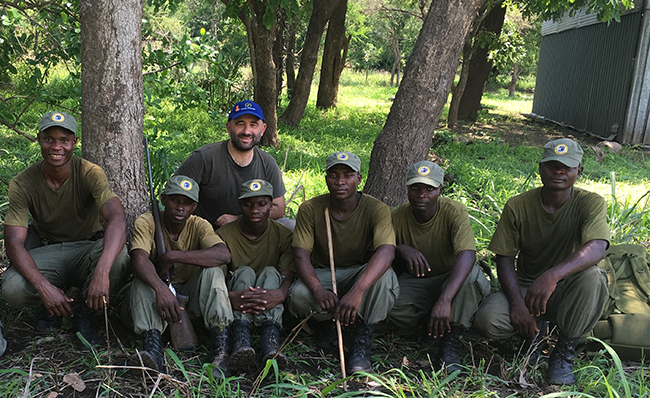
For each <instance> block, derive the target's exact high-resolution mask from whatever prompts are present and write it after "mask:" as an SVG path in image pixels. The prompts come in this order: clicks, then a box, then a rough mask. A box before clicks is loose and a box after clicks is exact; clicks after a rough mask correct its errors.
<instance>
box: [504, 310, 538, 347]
mask: <svg viewBox="0 0 650 398" xmlns="http://www.w3.org/2000/svg"><path fill="white" fill-rule="evenodd" d="M510 322H511V323H512V326H514V327H515V329H517V331H518V332H519V333H520V334H522V335H523V336H526V337H527V338H529V339H530V340H531V341H532V340H534V339H535V335H537V333H539V329H537V323H536V322H535V318H534V317H533V316H532V315H530V313H529V312H528V308H527V307H526V306H525V305H521V304H520V305H512V304H511V305H510Z"/></svg>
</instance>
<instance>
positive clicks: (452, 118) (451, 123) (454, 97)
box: [447, 38, 474, 128]
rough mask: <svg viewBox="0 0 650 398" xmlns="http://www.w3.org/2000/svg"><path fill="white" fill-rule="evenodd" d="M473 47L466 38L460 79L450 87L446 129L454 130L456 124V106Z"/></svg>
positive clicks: (470, 41) (464, 82)
mask: <svg viewBox="0 0 650 398" xmlns="http://www.w3.org/2000/svg"><path fill="white" fill-rule="evenodd" d="M473 49H474V46H473V45H472V39H471V38H468V40H466V41H465V45H464V46H463V64H462V66H461V68H460V78H459V79H458V84H456V85H453V84H452V85H451V103H450V104H449V113H448V114H447V127H449V128H454V127H456V123H458V104H459V102H460V100H461V98H462V97H463V92H464V91H465V86H466V85H467V76H468V75H469V65H468V63H469V60H470V59H472V53H473Z"/></svg>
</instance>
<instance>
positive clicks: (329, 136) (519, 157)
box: [0, 70, 650, 398]
mask: <svg viewBox="0 0 650 398" xmlns="http://www.w3.org/2000/svg"><path fill="white" fill-rule="evenodd" d="M389 79H390V75H389V74H387V73H372V74H370V75H369V76H368V80H367V83H366V76H365V74H364V73H353V72H350V71H347V70H346V71H345V72H344V73H343V76H342V78H341V86H340V89H339V102H338V106H337V108H335V109H332V110H327V111H321V110H319V109H316V107H315V98H316V91H317V87H316V85H314V86H313V87H312V95H311V98H310V101H309V103H308V106H307V110H306V112H305V116H304V118H303V120H302V123H301V125H300V126H298V127H287V126H284V125H280V126H279V138H280V147H279V148H277V149H269V148H265V149H266V150H267V151H268V152H269V153H271V154H272V155H273V156H274V158H275V159H276V160H277V162H278V164H279V165H280V167H281V168H283V170H284V181H285V185H286V187H287V195H286V198H287V199H289V197H290V195H291V194H292V193H293V192H294V190H295V189H296V187H300V186H302V189H298V193H297V195H296V196H295V198H294V199H293V200H292V201H291V203H289V204H288V212H289V216H290V217H293V216H295V213H296V211H297V208H298V205H299V204H300V203H302V201H303V200H305V199H309V198H311V197H313V196H316V195H319V194H322V193H325V192H326V190H327V188H326V185H325V181H324V167H325V158H326V157H327V155H329V154H330V153H332V152H334V151H338V150H349V151H352V152H355V153H356V154H357V155H359V157H360V158H361V161H362V170H361V171H362V174H363V175H364V177H365V176H367V173H368V162H369V160H370V153H371V150H372V145H373V142H374V140H375V138H376V136H377V134H379V132H380V131H381V129H382V127H383V124H384V122H385V120H386V117H387V115H388V112H389V110H390V106H391V104H392V102H391V97H392V96H394V95H395V93H396V91H397V89H396V88H393V87H390V86H389ZM282 104H283V105H284V106H286V104H287V101H286V98H284V99H283V102H282ZM483 104H484V105H486V106H488V107H490V108H489V109H488V110H484V111H481V113H480V115H479V122H478V125H482V126H483V127H485V129H484V130H482V131H483V132H482V133H481V134H482V137H479V138H481V139H478V138H477V139H473V140H472V141H471V143H468V142H464V141H463V140H462V139H461V138H463V137H462V135H463V132H462V131H464V130H462V129H456V130H448V129H445V128H442V125H444V120H443V121H442V122H441V128H440V129H439V130H438V132H437V134H436V136H435V137H434V142H435V146H433V147H432V148H431V152H432V154H434V155H435V156H436V157H437V158H439V159H440V160H441V162H442V164H443V167H444V168H445V169H446V172H447V174H448V175H449V176H451V177H452V178H453V183H449V184H447V188H446V191H445V193H444V195H446V196H449V197H452V198H454V199H456V200H459V201H461V202H463V203H465V204H466V206H467V207H468V208H469V210H470V215H471V217H472V226H473V229H474V232H475V236H476V240H477V245H478V248H479V250H480V256H485V255H487V254H488V253H487V250H486V247H487V244H488V242H489V239H490V238H491V235H492V233H493V231H494V228H495V226H496V222H497V221H498V218H499V215H500V212H501V209H502V208H503V205H504V204H505V202H506V200H507V199H508V198H510V197H511V196H513V195H516V194H518V193H520V192H523V191H526V190H528V189H531V188H533V187H535V186H539V184H540V183H539V176H538V172H537V167H538V166H537V162H538V159H539V158H540V156H541V153H542V150H541V148H539V147H529V146H525V145H515V143H512V142H508V139H507V134H506V133H507V132H508V131H507V129H519V128H520V127H522V126H523V123H522V120H523V119H522V117H521V116H520V113H521V112H530V110H531V108H532V95H531V94H526V93H517V96H515V97H514V98H510V97H508V96H507V93H506V92H505V91H504V90H499V91H497V92H495V93H487V94H486V95H485V97H484V101H483ZM26 117H29V118H31V119H33V120H38V115H27V116H26ZM31 119H30V120H31ZM225 121H226V115H225V114H222V113H210V112H209V111H208V110H207V109H202V108H197V109H188V110H178V109H175V104H174V103H173V102H171V101H169V100H163V101H162V102H161V103H160V108H155V107H149V108H148V109H147V113H146V115H145V121H144V132H145V135H146V136H147V137H149V139H150V146H151V151H152V157H153V161H154V169H155V172H156V173H157V177H156V179H157V180H158V181H159V182H162V181H164V180H165V179H166V176H168V175H169V174H171V173H172V172H173V171H174V170H175V169H176V167H177V166H178V165H179V164H180V163H181V162H182V161H183V160H184V159H185V158H186V157H187V156H188V155H189V153H190V152H191V151H192V150H193V149H195V148H197V147H199V146H201V145H205V144H208V143H211V142H214V141H218V140H223V139H226V138H227V134H226V130H225V125H224V124H225ZM513 126H514V127H513ZM483 127H482V128H483ZM543 129H548V127H544V128H542V127H541V126H540V128H539V131H540V132H541V131H542V130H543ZM525 130H526V131H529V130H535V127H533V128H531V127H530V125H528V127H526V129H525ZM544 131H545V130H544ZM534 133H535V131H533V132H531V133H529V134H534ZM540 134H541V133H540ZM575 135H576V136H577V137H578V138H582V136H580V135H579V134H577V133H576V134H575ZM0 147H1V148H3V149H1V150H0V165H1V168H0V217H2V216H3V215H4V214H5V212H6V207H7V206H6V203H7V199H6V189H7V185H8V183H9V180H10V179H11V177H13V176H14V175H15V174H16V173H18V172H19V171H20V170H22V169H23V168H25V167H26V166H27V165H28V164H30V163H32V162H34V161H36V160H37V159H39V156H40V154H39V149H38V146H37V145H36V144H34V143H30V142H29V141H28V140H27V139H25V138H24V137H21V136H19V135H17V134H15V133H13V132H10V131H7V130H6V129H4V128H0ZM77 154H80V151H79V148H77ZM285 156H286V163H285ZM594 157H595V152H594V151H593V149H591V148H589V147H586V146H585V160H584V166H585V172H584V174H583V176H582V177H581V178H580V180H579V182H578V186H580V187H583V188H585V189H589V190H593V191H596V192H598V193H600V194H601V195H603V196H604V197H605V199H606V200H607V202H608V217H609V219H610V225H611V226H612V231H613V236H614V238H615V240H616V241H625V240H629V239H631V240H634V241H637V242H646V243H648V242H650V232H649V231H650V216H649V215H648V212H647V211H648V209H649V208H650V205H649V204H648V203H647V199H648V197H650V194H648V192H649V191H650V173H649V172H648V170H650V157H649V156H648V155H647V154H645V153H643V152H642V151H639V150H638V149H634V148H630V147H624V148H623V150H622V151H621V153H618V154H616V153H613V152H608V153H607V156H606V157H605V158H604V159H602V160H600V161H599V162H596V161H595V160H594ZM612 172H614V176H615V182H613V181H612ZM612 186H614V187H615V192H614V195H612ZM1 304H3V305H4V304H5V303H1ZM3 308H4V310H5V312H4V315H3V319H2V320H3V321H4V322H5V325H6V327H7V328H8V329H9V333H8V335H9V337H11V336H17V335H19V334H20V333H21V330H23V329H24V325H23V324H24V323H26V322H27V323H28V322H30V321H31V319H30V315H29V313H28V312H27V313H25V312H17V311H15V310H11V309H8V308H6V305H5V307H3ZM301 336H302V337H300V338H298V339H297V340H296V341H295V342H293V343H292V344H291V345H289V347H288V355H289V356H290V357H291V358H293V359H292V360H293V361H294V364H295V365H296V367H297V368H298V369H303V371H294V372H279V371H277V370H276V369H275V368H274V366H273V362H269V363H267V366H266V367H265V368H264V369H263V372H264V373H265V375H264V376H265V377H264V378H263V380H262V382H261V383H260V385H259V386H258V387H257V389H256V393H255V396H258V397H261V396H275V397H280V396H314V397H322V396H326V395H327V396H340V397H344V396H349V397H352V396H390V397H449V396H451V397H465V396H472V397H505V396H512V395H516V396H523V397H532V396H536V397H537V396H545V397H549V398H550V397H552V396H580V395H582V396H594V397H619V396H620V397H626V398H627V397H629V396H637V397H647V396H648V391H649V388H650V383H648V380H647V374H646V373H647V371H646V370H645V367H644V364H641V365H638V364H634V365H626V366H624V367H621V366H619V362H620V361H618V362H617V357H616V356H615V354H612V353H611V352H608V351H607V349H606V348H605V349H603V350H601V351H600V353H597V354H596V355H595V356H589V357H581V360H580V361H579V362H578V368H579V370H578V372H577V375H578V384H577V385H576V386H574V387H571V388H568V387H565V388H557V389H552V388H551V389H549V388H546V387H539V385H540V382H541V381H542V380H543V368H540V367H534V368H533V369H528V368H526V366H525V365H523V361H522V360H521V357H517V356H515V358H514V359H513V358H512V357H509V358H506V357H505V356H504V355H503V354H502V353H499V352H495V351H491V348H486V346H485V344H484V343H481V342H478V343H476V342H470V343H471V344H476V346H472V347H473V348H472V350H469V348H468V350H467V351H468V352H470V354H469V356H468V357H467V358H466V363H469V364H472V366H470V367H469V370H470V371H471V372H472V375H471V377H465V376H462V375H459V374H451V375H447V374H445V373H444V372H440V371H433V370H432V369H431V367H430V366H428V365H427V363H426V360H425V363H424V364H423V365H422V364H420V365H418V366H413V364H412V363H411V365H408V364H406V363H407V362H408V361H411V362H418V361H419V362H422V358H423V357H424V358H426V350H425V349H423V348H422V347H418V346H417V344H415V343H413V341H412V340H408V339H402V338H393V336H391V335H387V336H380V337H378V338H377V340H376V344H375V346H376V350H375V352H374V356H373V361H374V366H375V368H374V369H376V370H377V372H376V373H372V374H368V375H355V376H354V377H351V378H350V379H349V383H350V385H351V387H352V388H351V389H350V391H349V392H347V393H346V392H344V391H343V390H342V385H341V384H340V378H339V370H338V361H337V360H336V359H335V358H332V357H323V356H322V355H321V354H320V353H317V352H315V351H314V350H313V349H312V348H311V347H310V346H309V345H308V344H305V343H304V342H303V341H302V340H304V334H301ZM69 344H70V343H69V342H62V341H60V340H59V339H55V340H53V341H48V342H46V343H38V344H37V343H36V338H35V339H34V340H33V341H31V342H28V343H27V348H25V349H24V350H23V351H22V352H20V353H17V354H14V355H11V356H9V357H4V358H2V359H0V368H4V370H2V371H0V394H2V396H7V397H11V396H23V395H24V391H23V390H24V389H25V388H26V386H27V384H28V380H30V381H29V391H30V394H31V395H33V396H46V395H47V392H49V391H59V390H61V391H64V392H65V393H70V389H69V388H68V389H64V388H63V387H64V384H62V381H61V380H60V379H61V378H62V377H63V375H64V374H65V373H67V372H69V371H73V370H75V371H78V372H80V374H82V377H84V379H85V380H92V383H90V382H89V383H88V384H89V385H92V387H90V388H94V389H97V391H99V394H100V395H102V394H103V395H104V396H106V395H108V394H109V391H111V389H116V390H118V391H119V392H120V393H121V394H123V395H129V394H133V393H135V392H138V391H141V390H142V388H143V385H142V381H141V380H140V381H138V380H135V381H134V380H133V379H129V378H128V376H127V375H126V374H125V371H124V370H123V369H113V370H112V373H110V375H111V376H110V377H109V376H108V375H109V373H107V372H106V371H105V368H96V366H97V365H100V366H106V365H109V360H108V355H107V350H106V349H105V348H104V349H103V351H102V350H100V351H98V352H95V353H94V354H87V355H82V356H77V357H75V358H72V359H69V358H68V359H58V358H59V357H58V356H57V355H59V351H60V349H61V347H62V346H63V347H66V345H69ZM113 344H115V343H113ZM124 344H125V345H126V346H127V347H135V346H137V344H138V343H137V342H135V343H133V342H132V344H129V342H124ZM478 346H481V347H483V348H482V349H480V348H479V347H478ZM115 350H116V349H115ZM473 350H476V352H474V351H473ZM44 351H45V352H49V353H50V354H49V355H50V356H49V357H48V358H47V359H45V360H37V361H35V370H33V371H34V372H37V373H39V374H40V375H41V376H40V377H32V378H31V379H30V377H29V374H30V368H29V365H30V361H31V360H32V359H33V358H35V357H39V358H40V357H42V356H43V352H44ZM207 351H208V348H207V347H206V346H205V345H204V346H202V347H201V349H200V350H199V351H197V352H191V353H174V352H173V351H167V353H166V354H167V358H168V364H170V365H171V367H172V369H171V371H170V377H171V378H172V379H165V380H163V381H162V382H161V383H162V384H161V387H160V389H159V390H156V391H155V392H154V393H153V396H157V397H162V396H186V397H199V396H223V397H231V396H247V394H248V392H249V391H250V389H251V388H252V380H251V379H250V376H249V377H248V378H240V377H232V378H230V379H228V380H227V381H226V382H225V383H221V382H218V381H215V380H214V378H213V377H212V371H211V366H209V365H204V364H203V363H204V362H205V361H206V352H207ZM479 351H480V352H479ZM120 358H122V359H120ZM402 358H403V359H402ZM123 359H124V355H122V356H120V355H119V353H113V356H112V362H110V363H112V364H117V363H118V362H119V361H120V360H123ZM404 360H406V362H404ZM495 361H501V362H502V365H501V366H502V369H501V371H500V372H499V375H498V376H495V375H494V372H492V371H489V368H490V366H491V365H494V363H495ZM315 364H318V365H319V366H316V365H315ZM304 369H309V370H308V371H307V370H304ZM522 372H523V373H522ZM520 374H523V375H524V378H525V379H526V380H527V381H528V382H530V383H531V384H532V385H533V387H531V388H529V389H524V388H522V387H521V386H520V385H519V384H518V380H519V375H520ZM32 376H33V375H32ZM152 385H153V381H150V382H149V383H148V384H147V386H148V392H149V393H151V392H152V390H151V388H152ZM626 385H627V386H628V387H627V388H626ZM628 388H629V392H628ZM328 394H329V395H328ZM545 394H546V395H545ZM28 395H29V394H28ZM111 395H112V396H116V394H114V393H111Z"/></svg>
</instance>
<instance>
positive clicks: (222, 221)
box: [214, 214, 239, 228]
mask: <svg viewBox="0 0 650 398" xmlns="http://www.w3.org/2000/svg"><path fill="white" fill-rule="evenodd" d="M238 218H239V216H236V215H234V214H222V215H220V216H219V218H217V220H216V221H215V222H214V225H216V226H217V228H220V227H223V226H224V225H226V224H230V223H231V222H233V221H235V220H237V219H238Z"/></svg>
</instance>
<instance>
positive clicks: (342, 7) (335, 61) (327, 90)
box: [316, 0, 350, 108]
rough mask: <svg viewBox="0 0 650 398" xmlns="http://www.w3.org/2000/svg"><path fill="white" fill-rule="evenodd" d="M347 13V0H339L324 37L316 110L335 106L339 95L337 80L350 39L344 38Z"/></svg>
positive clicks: (339, 77) (343, 64) (341, 70)
mask: <svg viewBox="0 0 650 398" xmlns="http://www.w3.org/2000/svg"><path fill="white" fill-rule="evenodd" d="M347 12H348V0H341V1H340V2H339V4H338V5H337V6H336V9H335V10H334V12H333V13H332V18H331V19H330V24H329V26H328V27H327V36H326V37H325V49H324V50H323V62H322V65H321V69H320V81H319V82H318V96H317V98H316V106H317V107H318V108H331V107H335V106H336V101H337V99H338V94H339V80H340V79H341V72H343V68H344V66H345V57H346V55H347V48H348V45H349V44H350V39H347V38H346V37H345V15H346V14H347Z"/></svg>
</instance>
